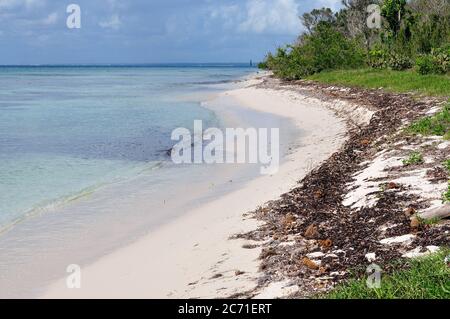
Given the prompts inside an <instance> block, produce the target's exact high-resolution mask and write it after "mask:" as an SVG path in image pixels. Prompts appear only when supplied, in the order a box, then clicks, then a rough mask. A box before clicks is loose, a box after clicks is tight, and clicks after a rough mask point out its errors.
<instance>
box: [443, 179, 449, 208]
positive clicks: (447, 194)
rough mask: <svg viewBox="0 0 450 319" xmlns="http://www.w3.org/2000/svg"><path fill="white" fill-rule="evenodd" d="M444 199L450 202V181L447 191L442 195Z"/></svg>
mask: <svg viewBox="0 0 450 319" xmlns="http://www.w3.org/2000/svg"><path fill="white" fill-rule="evenodd" d="M442 200H443V202H444V203H448V202H450V182H449V183H448V188H447V192H445V193H444V195H443V196H442Z"/></svg>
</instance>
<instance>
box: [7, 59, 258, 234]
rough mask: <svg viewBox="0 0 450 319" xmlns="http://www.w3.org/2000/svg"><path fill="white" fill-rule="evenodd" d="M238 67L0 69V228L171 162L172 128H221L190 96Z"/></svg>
mask: <svg viewBox="0 0 450 319" xmlns="http://www.w3.org/2000/svg"><path fill="white" fill-rule="evenodd" d="M254 71H255V70H254V69H253V68H250V67H246V66H244V65H149V66H39V67H38V66H33V67H0V233H1V232H2V231H4V230H6V229H10V228H11V226H13V225H14V224H17V223H19V222H20V221H22V220H25V219H26V218H27V216H30V215H33V214H35V213H39V212H42V211H51V210H52V208H53V207H55V206H58V205H61V204H64V203H65V202H67V201H70V200H73V199H76V198H78V197H80V196H83V194H85V193H90V192H94V191H95V190H96V189H97V188H98V187H99V186H101V185H105V184H110V183H114V182H117V181H121V180H126V179H129V178H132V177H135V176H137V175H139V174H140V173H141V172H143V171H147V172H148V170H149V169H157V168H158V167H159V165H160V164H161V163H164V162H165V161H169V160H170V159H169V157H168V156H167V150H168V149H170V147H171V146H172V145H173V142H172V141H171V140H170V134H171V132H172V130H173V129H174V128H176V127H187V128H190V127H192V125H193V121H194V119H202V120H203V121H204V122H205V123H206V124H207V125H219V123H218V119H217V118H216V117H215V115H214V113H213V112H211V111H209V110H207V109H205V108H203V107H201V104H200V102H201V101H196V100H195V99H186V98H184V97H186V96H189V95H190V94H195V92H198V91H202V92H205V91H214V90H218V87H220V85H221V84H226V83H231V82H233V81H235V80H238V79H239V78H241V77H242V76H245V75H247V74H249V73H252V72H254Z"/></svg>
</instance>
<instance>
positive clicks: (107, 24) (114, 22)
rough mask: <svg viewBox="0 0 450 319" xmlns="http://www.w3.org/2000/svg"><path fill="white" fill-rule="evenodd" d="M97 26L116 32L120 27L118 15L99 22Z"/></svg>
mask: <svg viewBox="0 0 450 319" xmlns="http://www.w3.org/2000/svg"><path fill="white" fill-rule="evenodd" d="M98 25H99V26H100V27H102V28H104V29H113V30H118V29H119V28H120V27H121V26H122V21H121V20H120V17H119V15H117V14H114V15H112V16H111V17H110V18H108V19H107V20H104V21H100V22H99V24H98Z"/></svg>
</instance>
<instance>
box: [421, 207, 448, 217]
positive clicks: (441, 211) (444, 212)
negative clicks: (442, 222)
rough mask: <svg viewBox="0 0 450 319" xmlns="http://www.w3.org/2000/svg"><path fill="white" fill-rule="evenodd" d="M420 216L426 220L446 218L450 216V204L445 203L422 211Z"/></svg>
mask: <svg viewBox="0 0 450 319" xmlns="http://www.w3.org/2000/svg"><path fill="white" fill-rule="evenodd" d="M419 217H420V218H422V219H424V220H431V219H444V218H447V217H450V204H445V205H444V206H441V207H439V208H436V209H432V210H430V211H428V212H425V213H421V214H419Z"/></svg>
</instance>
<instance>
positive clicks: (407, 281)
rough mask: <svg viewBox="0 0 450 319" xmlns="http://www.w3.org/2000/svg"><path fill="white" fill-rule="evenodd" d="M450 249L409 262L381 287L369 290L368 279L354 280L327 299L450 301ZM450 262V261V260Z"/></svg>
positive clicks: (383, 279) (335, 290)
mask: <svg viewBox="0 0 450 319" xmlns="http://www.w3.org/2000/svg"><path fill="white" fill-rule="evenodd" d="M449 255H450V249H442V250H441V251H440V252H438V253H435V254H433V255H430V256H426V257H422V258H418V259H413V260H410V261H408V262H407V267H406V269H404V270H398V271H396V272H394V273H392V274H390V275H384V276H382V278H381V285H380V288H369V287H368V286H367V283H366V279H352V280H350V281H349V282H347V283H345V284H342V285H341V286H338V287H336V288H335V289H334V290H333V291H331V292H330V293H329V294H327V295H325V296H323V297H324V298H328V299H448V298H450V280H449V278H450V267H449V266H448V265H447V263H446V257H447V256H449ZM447 262H448V261H447Z"/></svg>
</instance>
